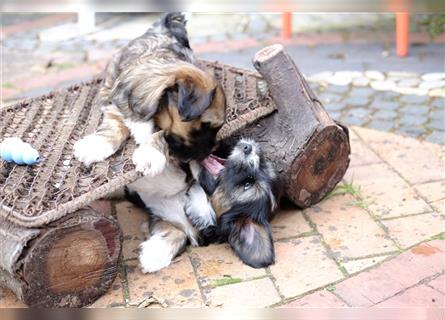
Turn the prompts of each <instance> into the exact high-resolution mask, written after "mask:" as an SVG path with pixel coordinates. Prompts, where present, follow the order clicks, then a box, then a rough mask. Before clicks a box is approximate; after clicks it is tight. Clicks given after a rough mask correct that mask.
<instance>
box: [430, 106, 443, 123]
mask: <svg viewBox="0 0 445 320" xmlns="http://www.w3.org/2000/svg"><path fill="white" fill-rule="evenodd" d="M430 118H431V119H433V120H439V121H441V122H442V124H443V125H442V128H443V127H444V126H445V109H442V110H441V109H439V110H433V111H432V112H431V113H430Z"/></svg>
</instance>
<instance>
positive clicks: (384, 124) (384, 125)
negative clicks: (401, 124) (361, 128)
mask: <svg viewBox="0 0 445 320" xmlns="http://www.w3.org/2000/svg"><path fill="white" fill-rule="evenodd" d="M368 127H370V128H373V129H377V130H383V131H390V130H393V129H394V127H395V122H393V121H387V120H380V119H374V120H372V121H371V122H370V123H369V124H368Z"/></svg>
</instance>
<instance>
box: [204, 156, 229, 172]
mask: <svg viewBox="0 0 445 320" xmlns="http://www.w3.org/2000/svg"><path fill="white" fill-rule="evenodd" d="M220 161H221V159H218V158H216V157H215V156H212V155H210V156H208V157H207V158H205V159H204V160H202V161H201V164H202V165H203V166H204V167H205V168H206V169H207V170H208V171H209V172H210V173H211V174H213V175H214V176H217V175H218V174H219V173H220V172H221V170H222V169H223V168H224V166H223V165H222V164H221V163H220Z"/></svg>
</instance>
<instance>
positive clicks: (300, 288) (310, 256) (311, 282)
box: [270, 236, 343, 298]
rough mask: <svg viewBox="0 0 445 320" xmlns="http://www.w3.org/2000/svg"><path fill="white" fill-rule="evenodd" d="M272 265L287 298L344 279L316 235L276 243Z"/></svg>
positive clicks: (280, 287) (272, 270)
mask: <svg viewBox="0 0 445 320" xmlns="http://www.w3.org/2000/svg"><path fill="white" fill-rule="evenodd" d="M275 254H276V259H275V261H276V262H275V264H274V265H272V266H270V271H271V272H272V274H273V276H274V277H275V279H276V282H275V283H276V284H277V286H278V290H279V291H280V292H281V294H283V295H284V296H285V297H286V298H290V297H294V296H297V295H300V294H303V293H305V292H308V291H310V290H313V289H316V288H319V287H322V286H325V285H327V284H329V283H331V282H334V281H337V280H339V279H341V278H343V275H342V273H341V272H340V270H338V268H337V265H336V264H335V262H334V261H333V260H331V259H330V258H328V256H327V253H326V251H325V249H324V247H323V245H322V244H321V242H320V239H319V238H318V237H316V236H313V237H306V238H300V239H294V240H289V241H287V242H276V243H275Z"/></svg>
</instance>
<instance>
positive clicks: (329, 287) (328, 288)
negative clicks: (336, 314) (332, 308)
mask: <svg viewBox="0 0 445 320" xmlns="http://www.w3.org/2000/svg"><path fill="white" fill-rule="evenodd" d="M326 290H328V291H329V292H334V291H335V290H336V288H335V286H334V285H333V284H331V285H329V286H327V287H326Z"/></svg>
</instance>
